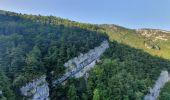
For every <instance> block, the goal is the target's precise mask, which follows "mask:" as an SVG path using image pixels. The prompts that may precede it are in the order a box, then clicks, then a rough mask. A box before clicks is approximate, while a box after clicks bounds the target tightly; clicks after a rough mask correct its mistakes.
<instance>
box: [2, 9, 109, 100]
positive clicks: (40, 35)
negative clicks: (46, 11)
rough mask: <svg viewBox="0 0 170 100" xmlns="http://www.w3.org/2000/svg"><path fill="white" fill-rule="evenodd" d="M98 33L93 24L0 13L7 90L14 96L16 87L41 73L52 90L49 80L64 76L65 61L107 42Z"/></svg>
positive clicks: (51, 17) (49, 17) (104, 36)
mask: <svg viewBox="0 0 170 100" xmlns="http://www.w3.org/2000/svg"><path fill="white" fill-rule="evenodd" d="M98 30H99V27H98V26H96V25H89V24H81V23H77V22H73V21H69V20H65V19H61V18H56V17H53V16H41V15H39V16H35V15H26V14H17V13H12V12H5V11H0V47H1V48H0V64H1V66H2V70H3V72H4V74H5V75H6V76H7V77H8V78H9V79H10V82H11V83H8V84H10V87H12V89H11V88H10V90H14V91H15V93H16V95H17V94H18V93H19V87H21V86H23V85H25V83H27V82H30V81H31V80H33V79H36V78H39V77H40V76H41V75H44V74H45V75H46V76H47V81H48V83H49V85H50V90H53V89H52V80H53V79H56V78H58V77H59V76H61V75H62V74H63V73H64V70H65V68H64V67H63V64H64V63H65V62H66V61H68V60H69V59H71V58H73V57H76V56H78V55H79V54H80V53H85V52H87V51H89V50H90V49H92V48H94V47H95V46H98V45H99V44H100V43H101V42H102V41H103V40H105V39H107V36H106V34H105V33H103V32H99V31H98ZM52 71H53V72H54V73H53V75H51V72H52ZM53 92H54V91H53ZM50 94H52V93H50ZM18 98H19V97H18V96H17V99H18ZM7 99H8V98H7Z"/></svg>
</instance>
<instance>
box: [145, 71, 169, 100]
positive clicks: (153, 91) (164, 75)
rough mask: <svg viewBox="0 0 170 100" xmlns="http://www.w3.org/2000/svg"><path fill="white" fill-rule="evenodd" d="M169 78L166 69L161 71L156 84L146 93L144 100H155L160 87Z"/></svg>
mask: <svg viewBox="0 0 170 100" xmlns="http://www.w3.org/2000/svg"><path fill="white" fill-rule="evenodd" d="M169 80H170V78H169V74H168V71H162V72H161V74H160V76H159V78H158V80H157V81H156V84H155V85H154V87H153V88H152V89H150V93H149V94H147V95H146V96H145V98H144V100H156V99H157V98H158V96H159V93H160V91H161V88H163V87H164V85H165V84H166V83H167V82H168V81H169Z"/></svg>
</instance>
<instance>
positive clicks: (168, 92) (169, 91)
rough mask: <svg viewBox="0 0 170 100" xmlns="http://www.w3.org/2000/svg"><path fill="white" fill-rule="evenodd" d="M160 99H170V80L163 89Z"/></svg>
mask: <svg viewBox="0 0 170 100" xmlns="http://www.w3.org/2000/svg"><path fill="white" fill-rule="evenodd" d="M159 100H170V82H168V83H167V84H166V85H165V87H164V88H163V89H162V91H161V93H160V96H159Z"/></svg>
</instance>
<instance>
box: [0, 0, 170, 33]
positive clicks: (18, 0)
mask: <svg viewBox="0 0 170 100" xmlns="http://www.w3.org/2000/svg"><path fill="white" fill-rule="evenodd" d="M0 9H1V10H8V11H15V12H20V13H27V14H41V15H54V16H57V17H62V18H67V19H70V20H74V21H78V22H84V23H93V24H117V25H121V26H125V27H128V28H159V29H164V30H169V31H170V0H0Z"/></svg>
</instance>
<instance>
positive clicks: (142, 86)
mask: <svg viewBox="0 0 170 100" xmlns="http://www.w3.org/2000/svg"><path fill="white" fill-rule="evenodd" d="M150 34H151V35H150ZM169 36H170V35H169V33H166V32H163V31H160V30H149V29H143V30H132V29H126V28H123V27H120V26H115V25H92V24H83V23H78V22H74V21H69V20H66V19H62V18H57V17H54V16H41V15H27V14H18V13H13V12H7V11H0V92H2V94H1V93H0V99H1V98H3V99H5V98H6V99H7V100H13V99H14V100H22V96H21V95H20V91H19V88H20V87H21V86H23V85H24V84H25V83H27V82H30V81H31V80H33V79H36V78H39V77H40V76H42V75H44V74H45V75H46V76H47V81H48V83H49V87H50V98H51V100H80V99H81V100H92V99H93V100H103V99H108V100H110V99H111V100H121V99H123V100H124V99H126V100H141V99H142V98H143V97H144V95H145V94H147V92H148V91H149V88H150V87H152V85H153V84H154V82H155V81H156V79H157V77H158V76H159V74H160V72H161V71H162V70H170V62H169V60H166V59H170V52H168V51H169V50H170V46H169V45H170V37H169ZM109 39H110V48H109V49H108V50H107V51H106V52H105V54H104V55H103V57H102V59H101V62H100V63H98V64H97V65H96V67H95V68H94V69H92V70H91V71H90V72H89V77H88V78H87V79H86V78H83V77H82V78H79V79H75V78H71V79H69V80H68V81H67V82H66V83H65V85H59V86H57V87H55V88H54V87H52V83H51V82H52V80H53V79H56V78H58V77H59V76H61V75H62V74H63V73H64V70H65V67H64V66H63V64H64V63H65V62H67V61H68V60H69V59H71V58H73V57H76V56H78V55H79V54H80V53H85V52H88V51H89V50H90V49H93V48H94V47H96V46H98V45H99V44H100V43H101V42H102V41H103V40H109ZM135 48H136V49H135ZM161 57H162V58H161ZM51 72H53V75H52V74H51Z"/></svg>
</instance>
